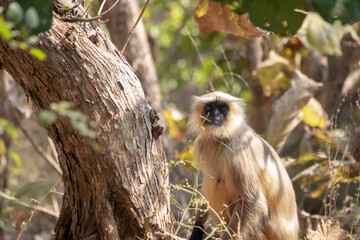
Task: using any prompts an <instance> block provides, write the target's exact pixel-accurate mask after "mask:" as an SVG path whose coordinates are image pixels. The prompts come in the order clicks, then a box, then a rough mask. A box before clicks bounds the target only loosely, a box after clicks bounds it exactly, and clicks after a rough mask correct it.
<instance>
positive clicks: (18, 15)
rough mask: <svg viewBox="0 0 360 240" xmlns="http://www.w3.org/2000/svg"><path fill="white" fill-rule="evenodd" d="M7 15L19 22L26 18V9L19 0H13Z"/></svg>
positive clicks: (11, 19) (13, 20)
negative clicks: (17, 0)
mask: <svg viewBox="0 0 360 240" xmlns="http://www.w3.org/2000/svg"><path fill="white" fill-rule="evenodd" d="M7 16H8V18H9V20H10V21H12V22H14V23H16V24H19V23H21V22H22V20H23V18H24V10H23V9H22V7H21V6H20V4H19V3H17V2H12V3H11V4H10V5H9V8H8V10H7Z"/></svg>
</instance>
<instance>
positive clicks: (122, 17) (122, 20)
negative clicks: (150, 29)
mask: <svg viewBox="0 0 360 240" xmlns="http://www.w3.org/2000/svg"><path fill="white" fill-rule="evenodd" d="M113 2H114V1H106V3H105V7H106V8H110V7H111V6H112V5H113V4H114V3H113ZM139 13H140V11H139V1H138V0H120V1H119V2H118V4H117V5H116V6H115V8H114V9H113V10H112V11H110V12H109V13H108V14H107V15H106V17H107V18H109V19H110V21H108V22H107V23H106V26H107V27H108V29H109V32H110V35H111V41H112V42H113V43H114V44H115V45H116V46H117V47H118V48H119V50H121V49H122V47H123V46H124V44H125V42H126V40H127V37H128V34H129V32H130V30H131V29H132V27H133V26H134V23H135V22H136V20H137V18H138V16H139ZM124 56H125V58H126V59H127V60H128V61H129V63H130V65H131V66H132V67H133V69H134V71H135V72H136V74H137V76H138V77H139V79H140V82H141V85H142V86H143V88H144V91H145V96H146V98H147V100H148V101H149V104H150V106H151V107H153V108H154V109H156V110H157V111H159V112H162V109H163V108H162V100H161V90H160V86H159V82H158V77H157V74H156V67H155V63H154V60H153V57H152V55H151V48H150V45H149V41H148V36H147V33H146V31H145V27H144V23H143V21H142V20H140V22H139V23H138V25H137V27H136V29H135V31H134V33H133V34H132V36H131V39H130V41H129V43H128V45H127V46H126V48H125V50H124Z"/></svg>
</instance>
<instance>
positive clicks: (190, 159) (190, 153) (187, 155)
mask: <svg viewBox="0 0 360 240" xmlns="http://www.w3.org/2000/svg"><path fill="white" fill-rule="evenodd" d="M174 155H175V158H177V159H182V160H183V161H184V163H185V168H190V169H192V170H193V169H195V170H197V171H198V170H199V165H198V164H197V162H196V160H195V157H194V147H189V148H188V149H186V150H185V151H184V152H181V153H179V152H175V154H174Z"/></svg>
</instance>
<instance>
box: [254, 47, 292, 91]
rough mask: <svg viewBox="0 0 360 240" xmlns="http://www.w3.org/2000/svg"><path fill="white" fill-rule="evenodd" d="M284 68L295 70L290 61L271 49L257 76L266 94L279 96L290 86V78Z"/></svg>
mask: <svg viewBox="0 0 360 240" xmlns="http://www.w3.org/2000/svg"><path fill="white" fill-rule="evenodd" d="M284 69H286V70H287V71H289V72H291V71H293V67H292V66H291V64H290V62H289V61H288V60H287V59H285V58H283V57H281V56H280V55H278V54H277V53H276V52H275V51H273V50H272V51H270V53H269V58H268V59H266V60H265V61H264V62H262V63H261V64H260V65H259V68H258V70H257V77H258V79H259V81H260V83H261V85H262V86H263V88H264V93H265V95H266V96H271V95H274V96H279V95H280V94H281V93H282V92H283V91H284V90H286V89H288V88H289V86H290V78H289V77H288V76H286V74H284V71H283V70H284Z"/></svg>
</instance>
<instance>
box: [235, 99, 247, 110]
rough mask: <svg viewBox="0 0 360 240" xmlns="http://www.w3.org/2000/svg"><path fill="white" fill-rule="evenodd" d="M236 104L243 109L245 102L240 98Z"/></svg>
mask: <svg viewBox="0 0 360 240" xmlns="http://www.w3.org/2000/svg"><path fill="white" fill-rule="evenodd" d="M236 103H237V104H238V105H239V106H240V107H241V108H244V107H245V100H244V99H242V98H238V99H237V101H236Z"/></svg>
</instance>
